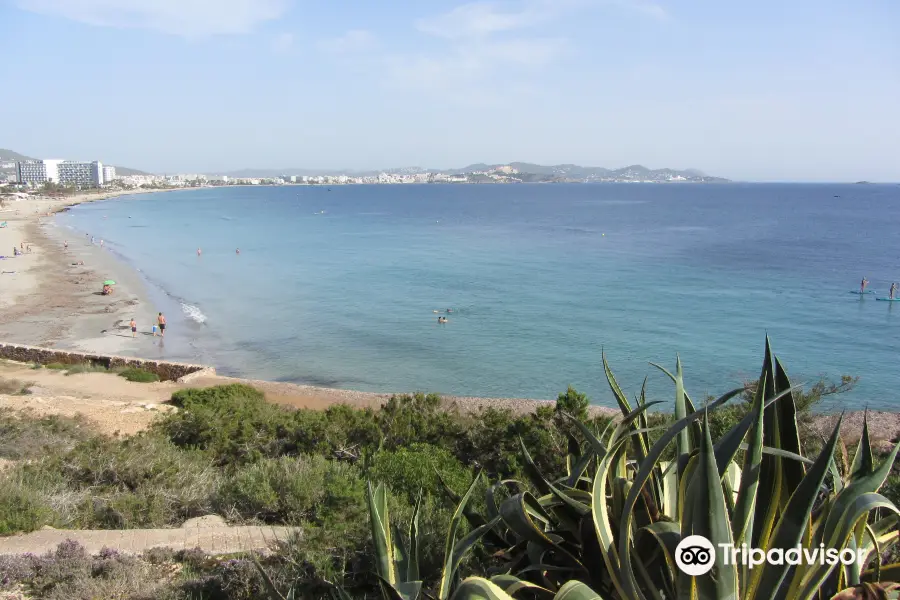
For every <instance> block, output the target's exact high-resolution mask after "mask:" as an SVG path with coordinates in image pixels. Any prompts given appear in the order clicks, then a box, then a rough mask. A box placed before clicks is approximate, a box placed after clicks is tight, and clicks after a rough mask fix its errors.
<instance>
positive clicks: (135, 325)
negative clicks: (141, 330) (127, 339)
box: [130, 317, 137, 338]
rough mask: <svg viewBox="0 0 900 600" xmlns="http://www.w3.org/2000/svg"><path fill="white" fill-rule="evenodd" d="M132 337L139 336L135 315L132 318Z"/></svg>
mask: <svg viewBox="0 0 900 600" xmlns="http://www.w3.org/2000/svg"><path fill="white" fill-rule="evenodd" d="M130 325H131V337H133V338H135V337H137V322H135V320H134V317H132V319H131V323H130Z"/></svg>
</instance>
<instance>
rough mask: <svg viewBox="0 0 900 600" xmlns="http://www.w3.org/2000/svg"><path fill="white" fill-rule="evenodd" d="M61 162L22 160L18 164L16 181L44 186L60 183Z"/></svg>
mask: <svg viewBox="0 0 900 600" xmlns="http://www.w3.org/2000/svg"><path fill="white" fill-rule="evenodd" d="M61 162H62V161H61V160H20V161H18V162H17V163H16V180H17V181H18V182H19V183H32V184H38V185H43V184H45V183H48V182H52V183H59V164H60V163H61Z"/></svg>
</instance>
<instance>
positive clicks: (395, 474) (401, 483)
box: [369, 444, 473, 502]
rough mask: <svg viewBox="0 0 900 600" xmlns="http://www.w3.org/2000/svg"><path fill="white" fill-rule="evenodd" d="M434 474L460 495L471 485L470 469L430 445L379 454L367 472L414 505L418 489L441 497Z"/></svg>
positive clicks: (440, 490) (448, 454) (442, 492)
mask: <svg viewBox="0 0 900 600" xmlns="http://www.w3.org/2000/svg"><path fill="white" fill-rule="evenodd" d="M438 474H440V477H441V478H443V480H444V482H445V483H446V484H447V485H448V486H449V487H450V489H452V490H454V491H455V492H457V493H462V492H463V491H464V490H465V489H466V488H468V487H469V484H471V483H472V476H473V473H472V470H471V469H469V468H467V467H466V466H464V465H463V464H462V463H460V462H459V461H458V460H457V459H456V457H455V456H453V455H452V454H451V453H450V452H448V451H447V450H444V449H443V448H439V447H437V446H432V445H430V444H412V445H411V446H409V447H408V448H398V449H396V450H386V451H382V452H379V453H377V454H375V456H374V457H373V459H372V464H371V471H370V473H369V475H370V477H371V479H372V480H373V481H377V482H379V483H384V484H385V485H387V486H388V488H389V489H390V490H391V491H392V492H394V493H395V494H400V495H403V496H405V497H406V498H407V499H408V500H409V501H410V502H415V498H416V497H417V496H418V494H419V491H420V490H424V491H425V492H426V493H428V494H433V495H437V496H438V497H440V496H442V495H443V494H444V490H443V486H442V485H441V482H440V479H439V478H438Z"/></svg>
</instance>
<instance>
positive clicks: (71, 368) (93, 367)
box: [64, 363, 109, 375]
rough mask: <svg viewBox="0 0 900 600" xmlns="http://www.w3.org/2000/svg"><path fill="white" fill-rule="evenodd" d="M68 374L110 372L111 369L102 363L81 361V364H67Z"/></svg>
mask: <svg viewBox="0 0 900 600" xmlns="http://www.w3.org/2000/svg"><path fill="white" fill-rule="evenodd" d="M64 368H65V370H66V375H78V374H79V373H109V369H108V368H106V366H105V365H102V364H100V363H81V364H79V365H66V366H65V367H64Z"/></svg>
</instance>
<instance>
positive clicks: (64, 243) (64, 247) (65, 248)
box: [63, 240, 69, 250]
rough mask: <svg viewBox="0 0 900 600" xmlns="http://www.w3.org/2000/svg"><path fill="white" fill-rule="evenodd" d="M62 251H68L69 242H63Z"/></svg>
mask: <svg viewBox="0 0 900 600" xmlns="http://www.w3.org/2000/svg"><path fill="white" fill-rule="evenodd" d="M63 249H64V250H68V249H69V240H66V241H64V242H63Z"/></svg>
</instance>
